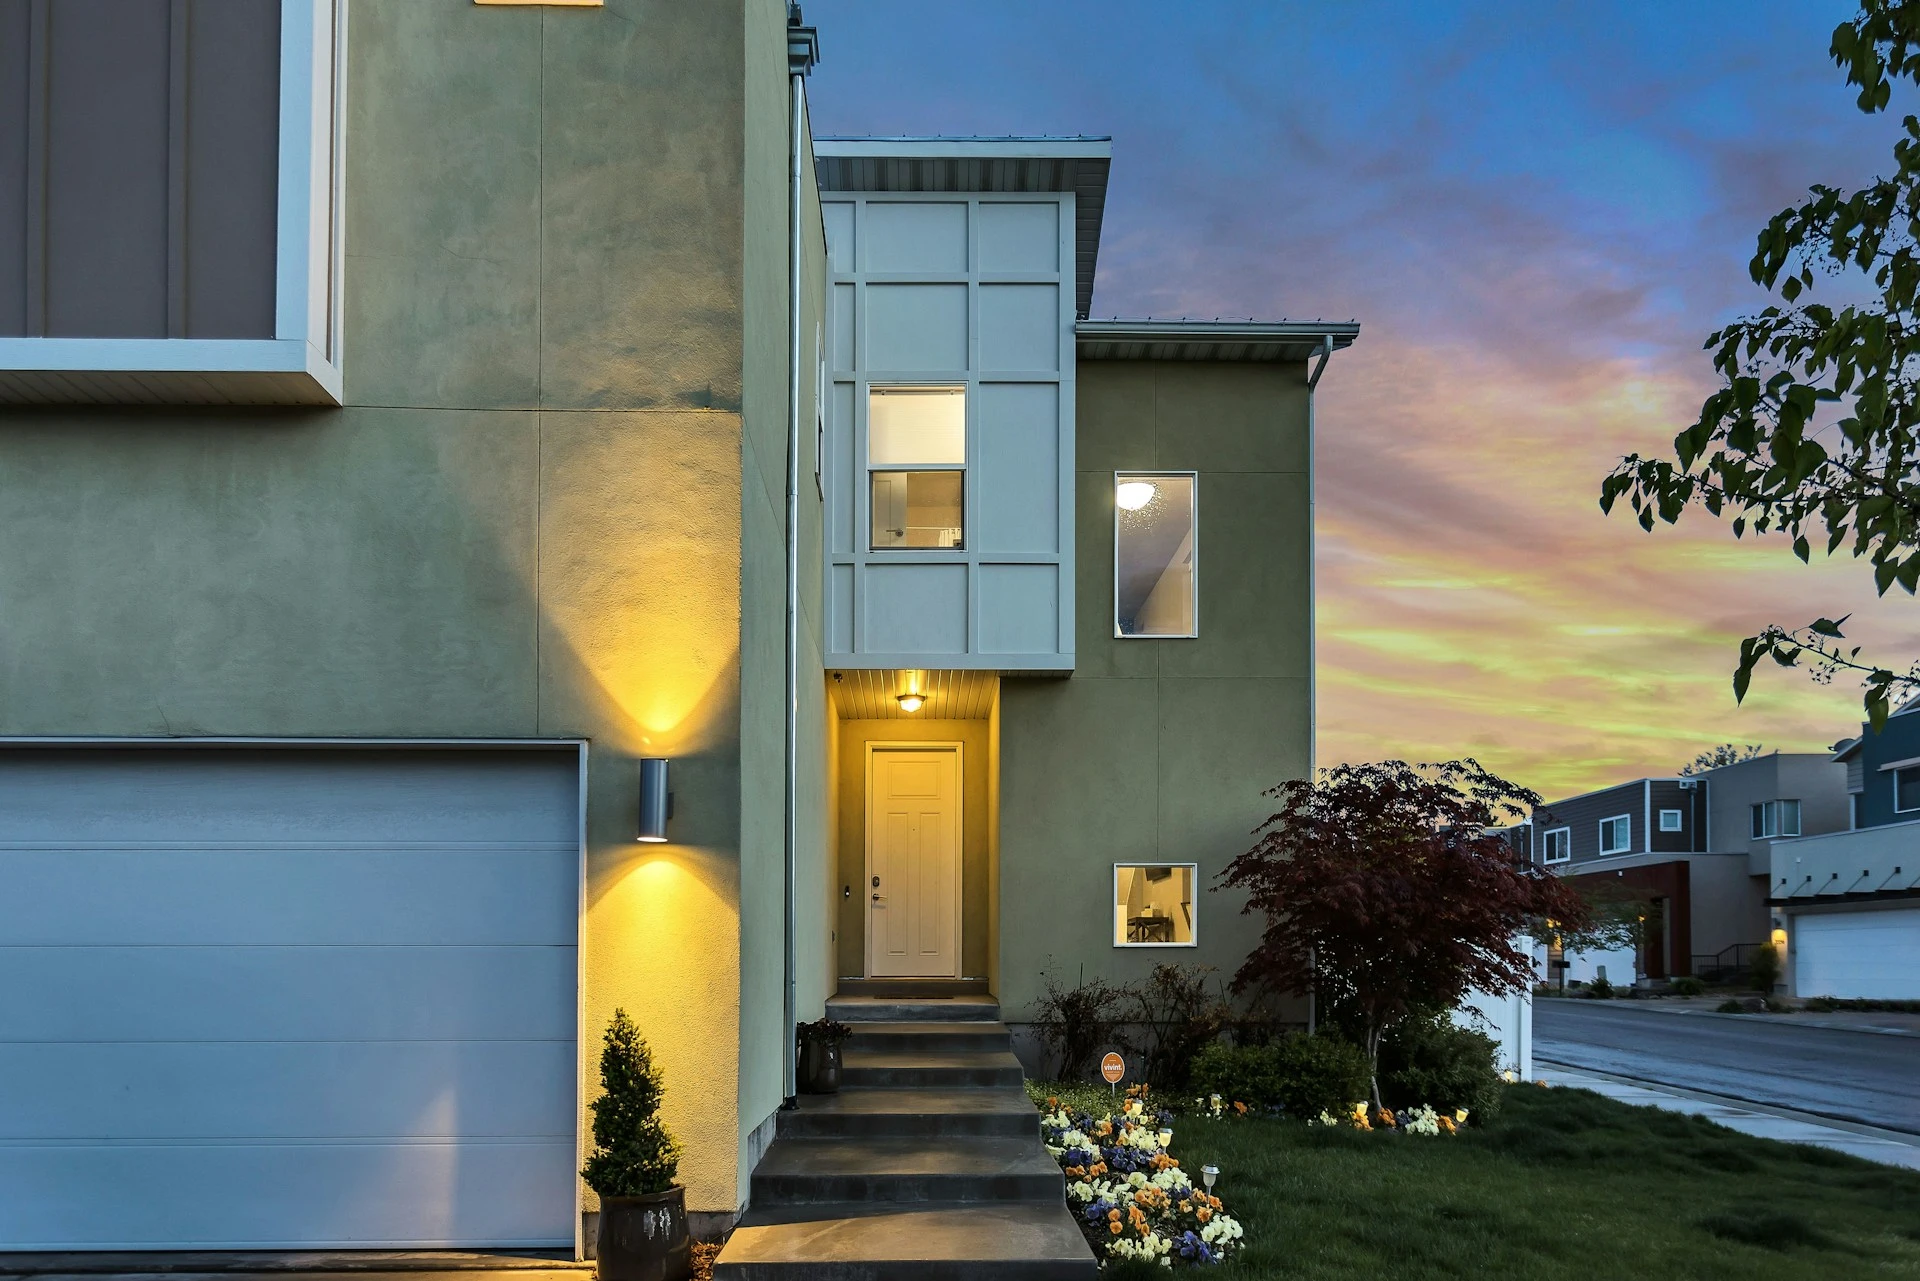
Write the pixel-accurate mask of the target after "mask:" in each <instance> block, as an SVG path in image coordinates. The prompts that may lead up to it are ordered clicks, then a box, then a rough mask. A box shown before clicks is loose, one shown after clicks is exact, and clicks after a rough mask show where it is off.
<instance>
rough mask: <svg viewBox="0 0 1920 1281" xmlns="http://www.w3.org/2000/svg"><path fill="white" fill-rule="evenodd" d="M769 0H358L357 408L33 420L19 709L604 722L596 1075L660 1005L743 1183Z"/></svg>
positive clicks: (12, 704)
mask: <svg viewBox="0 0 1920 1281" xmlns="http://www.w3.org/2000/svg"><path fill="white" fill-rule="evenodd" d="M777 9H778V6H777V5H773V4H770V3H756V4H755V5H754V6H753V7H752V9H751V10H750V12H751V15H752V17H753V20H754V22H755V23H756V24H757V26H756V28H755V29H756V30H757V31H759V32H760V38H761V43H762V44H763V45H764V43H765V31H764V28H765V27H766V25H767V24H768V22H769V21H771V20H773V17H774V11H775V10H777ZM747 12H749V11H743V8H742V6H739V5H725V4H705V3H694V2H692V0H675V2H672V3H666V2H662V0H608V4H607V5H606V7H605V8H604V9H588V8H583V9H533V8H511V7H502V8H494V7H483V6H476V5H473V4H472V3H470V0H355V4H354V6H353V19H352V23H351V31H350V38H351V47H350V55H349V84H350V92H349V105H348V112H347V135H346V156H347V179H346V187H347V232H346V236H347V253H348V257H347V263H346V308H347V311H346V319H345V366H346V392H347V400H348V405H347V407H346V408H343V409H340V410H337V411H326V412H306V411H301V412H278V411H273V412H267V411H258V410H246V411H233V412H218V411H193V412H177V411H164V410H162V411H155V410H141V409H126V410H112V411H97V410H83V411H74V412H59V411H55V412H14V413H10V414H9V415H8V416H7V417H6V419H5V421H4V422H0V600H3V601H5V602H6V608H5V610H4V611H0V732H4V733H7V734H19V735H40V734H94V735H123V734H124V735H163V734H176V735H204V734H227V735H263V736H277V735H338V736H365V735H397V736H461V735H497V736H508V737H513V736H581V737H585V738H588V739H590V740H591V750H590V762H591V779H590V783H589V796H588V842H589V854H588V886H587V893H588V911H587V918H586V922H585V957H586V959H585V969H586V991H585V1002H584V1005H585V1018H586V1026H585V1032H584V1036H583V1045H582V1049H583V1053H584V1057H585V1058H586V1061H587V1063H586V1066H587V1069H588V1071H589V1073H590V1072H591V1065H592V1061H593V1058H594V1056H595V1055H596V1053H597V1049H598V1039H599V1030H600V1029H601V1027H602V1026H604V1023H605V1020H606V1018H607V1017H608V1015H609V1014H610V1013H611V1011H612V1010H613V1008H614V1007H615V1006H616V1005H624V1006H625V1007H626V1008H627V1009H628V1010H629V1011H630V1012H632V1013H633V1014H634V1015H635V1017H636V1019H637V1020H638V1021H639V1023H640V1025H641V1027H642V1029H643V1030H644V1031H645V1033H646V1034H647V1036H648V1037H649V1038H650V1039H651V1041H652V1042H653V1045H654V1048H655V1051H656V1053H657V1055H658V1058H659V1061H660V1063H661V1064H662V1066H663V1068H664V1070H665V1072H666V1078H667V1099H666V1119H667V1121H668V1123H669V1125H670V1126H671V1127H672V1128H673V1129H674V1131H675V1132H676V1134H677V1135H678V1136H679V1138H680V1139H681V1140H682V1141H683V1142H684V1143H685V1145H686V1149H687V1156H686V1158H685V1161H684V1162H683V1164H682V1167H681V1175H682V1179H683V1180H684V1182H685V1183H686V1185H687V1188H688V1201H689V1204H690V1206H692V1208H694V1209H696V1210H721V1211H724V1210H730V1209H732V1208H733V1207H734V1205H735V1204H736V1198H737V1193H738V1188H739V1186H740V1184H739V1179H740V1171H739V1169H738V1166H739V1147H740V1128H741V1127H740V1124H739V1122H740V1118H739V1117H738V1116H737V1115H736V1098H735V1086H734V1083H735V1081H736V1079H737V1075H736V1069H737V1067H738V1066H739V1063H738V1056H739V1054H740V1047H741V1046H742V1043H743V1037H742V1032H741V1028H740V1026H739V1024H738V1023H737V1021H736V1011H737V1010H738V1007H739V1002H740V1000H741V991H742V984H743V981H744V977H743V973H742V969H741V957H740V943H739V940H740V937H741V915H740V876H741V864H740V859H739V850H740V846H741V818H740V812H741V803H740V797H741V788H742V777H741V735H742V722H741V698H740V688H741V680H742V658H741V653H740V647H741V644H742V639H743V634H745V635H748V636H750V637H752V638H753V642H754V644H755V645H756V646H758V645H759V644H760V641H761V639H762V638H760V637H759V636H758V634H757V633H755V632H753V631H752V629H751V628H748V627H746V626H745V625H744V623H743V619H742V614H741V577H742V573H743V569H742V562H743V557H746V558H747V560H748V562H749V568H750V570H751V567H752V566H754V565H759V564H760V563H761V562H762V560H763V559H764V557H763V555H762V553H763V552H764V550H765V547H766V537H767V532H766V531H767V526H766V525H765V524H764V522H761V523H760V524H758V525H757V527H756V532H755V533H754V534H753V535H752V536H751V537H752V539H753V540H754V541H753V546H754V548H755V549H756V550H755V552H754V554H753V555H752V556H747V554H746V551H745V550H744V549H743V535H742V521H743V513H745V514H746V515H747V516H748V519H749V523H750V524H752V523H753V522H754V521H758V520H760V517H759V516H756V515H754V513H760V514H762V515H764V513H765V510H766V504H765V502H763V501H760V502H754V503H748V502H747V501H746V499H745V495H744V492H743V485H742V456H743V446H742V408H743V400H745V401H747V402H748V403H749V408H750V412H751V413H753V414H754V415H755V416H756V423H757V424H761V425H760V426H758V427H756V430H765V431H772V430H774V429H773V428H772V427H771V426H765V425H764V424H765V423H770V422H772V420H773V418H774V417H775V416H776V414H775V410H774V409H772V408H768V409H767V411H766V414H765V415H764V416H762V415H761V411H760V409H759V408H758V406H759V404H760V402H761V401H762V400H763V399H766V400H767V401H768V404H769V405H771V404H772V403H773V400H775V399H777V401H778V402H779V405H780V408H779V410H778V415H777V416H778V417H780V418H781V419H782V420H783V418H784V399H785V397H784V364H782V366H781V369H780V374H779V376H780V378H781V380H782V381H781V387H780V390H779V392H778V394H777V396H772V393H770V392H769V391H768V390H767V384H766V381H765V377H764V375H762V374H759V373H758V372H754V371H749V369H748V361H747V358H746V356H745V354H744V351H743V341H744V340H743V324H744V321H743V312H744V311H745V310H746V303H745V300H744V294H745V291H746V290H747V289H748V288H749V287H750V285H749V281H750V279H751V281H752V284H751V288H753V289H755V290H756V291H757V293H756V297H757V298H758V299H759V301H757V302H756V303H755V304H754V306H755V315H756V316H758V315H759V314H760V313H761V311H763V310H764V307H765V291H766V288H767V285H766V281H765V280H763V279H762V275H768V276H769V278H771V275H778V276H780V277H781V278H783V277H784V257H782V259H781V262H780V265H779V267H778V268H777V269H776V271H775V272H773V273H762V272H760V271H759V267H760V265H761V262H760V260H759V259H756V269H755V272H754V273H751V275H750V273H749V271H748V269H747V264H746V262H745V255H746V252H747V246H748V245H749V243H750V242H751V240H752V238H751V237H750V236H749V235H748V232H747V230H746V225H745V215H744V210H745V209H746V208H747V207H748V198H747V194H746V188H747V186H748V185H749V184H748V177H749V165H748V159H747V144H746V128H745V105H744V104H745V103H746V101H747V94H746V92H745V88H744V76H745V68H746V65H747V60H746V57H745V54H744V50H745V49H746V48H747V44H748V40H747V27H746V16H747ZM765 60H766V59H765V57H764V54H763V55H762V56H760V58H759V63H764V62H765ZM756 65H759V64H756ZM763 78H764V76H763ZM784 89H785V78H784V74H780V75H778V76H777V79H776V80H775V82H774V85H773V88H772V90H771V94H772V95H774V96H778V97H779V99H780V102H779V109H780V113H781V115H780V119H779V121H778V123H777V128H778V129H779V131H780V137H779V146H778V150H779V151H780V152H781V154H782V156H784V151H785V146H784V130H785V124H784ZM768 97H769V94H768V92H767V91H766V86H765V85H759V86H757V87H756V93H755V98H754V101H755V102H756V103H758V104H760V105H759V106H758V107H757V108H756V110H759V111H761V112H762V113H763V114H764V113H765V111H766V110H767V103H766V101H765V100H766V99H767V98H768ZM758 127H759V128H761V129H765V128H769V127H773V126H770V125H769V124H768V122H767V121H765V120H762V121H761V122H760V125H759V126H758ZM770 150H771V147H770V146H762V147H761V149H760V150H759V151H757V152H756V155H757V156H758V157H759V159H760V160H761V161H764V160H765V157H766V153H767V152H768V151H770ZM778 167H780V168H781V170H782V173H783V171H784V159H782V160H780V161H779V162H778ZM761 168H762V169H764V168H765V165H764V163H763V164H762V165H761ZM755 172H756V174H758V176H757V177H756V178H755V182H756V183H758V184H760V186H759V187H756V191H761V190H762V189H763V188H764V186H765V184H766V183H768V182H771V181H774V180H775V179H774V178H773V177H769V176H768V175H766V174H764V173H760V172H759V171H758V170H756V171H755ZM778 181H779V182H780V188H779V196H780V201H781V205H780V209H779V211H778V212H777V213H776V214H775V215H773V216H772V217H773V221H777V223H778V235H779V237H780V238H781V239H780V243H782V244H783V243H784V232H785V215H784V199H785V197H784V177H783V176H779V177H778ZM764 199H765V197H764V193H763V194H761V195H757V196H756V197H755V205H754V207H755V210H756V217H760V216H762V215H761V213H760V210H761V208H762V206H763V205H764ZM769 225H771V224H769ZM764 234H765V235H772V234H774V233H773V232H772V231H765V232H764ZM782 253H784V251H782ZM781 323H782V324H784V320H783V319H782V320H781ZM782 332H784V331H782ZM781 341H784V339H781ZM757 368H758V367H757V366H756V367H755V370H757ZM756 379H757V381H755V380H756ZM749 382H751V383H752V389H751V392H750V391H749V388H748V386H747V385H746V384H747V383H749ZM770 397H771V398H770ZM774 471H775V472H776V474H777V472H778V471H779V465H778V464H777V463H776V464H774ZM751 483H752V484H754V485H764V477H761V476H756V477H754V478H753V480H752V482H751ZM763 492H764V491H763ZM773 528H774V529H775V530H777V529H778V526H777V525H776V526H774V527H773ZM816 548H817V544H816ZM811 555H812V557H813V559H812V560H811V561H810V562H809V563H815V564H817V563H818V552H817V549H816V550H815V551H814V552H813V553H811ZM752 572H758V571H757V570H755V571H752ZM758 582H759V580H757V579H756V583H758ZM753 599H755V600H756V601H757V600H759V599H760V597H759V595H758V594H757V593H756V594H755V595H754V597H753ZM810 630H811V629H810ZM776 643H777V636H776ZM761 656H762V655H761V652H760V650H758V649H756V652H755V659H754V661H755V662H756V663H757V662H759V661H760V658H761ZM809 661H812V662H813V663H814V664H815V669H816V670H817V663H818V659H817V654H816V655H815V656H814V657H813V658H811V659H810V660H809ZM774 706H775V708H776V711H777V699H776V700H775V704H774ZM815 717H816V719H815V724H816V725H818V724H819V718H818V711H817V704H816V712H815ZM753 733H754V734H755V735H756V736H757V735H758V734H759V733H760V729H759V727H758V725H757V724H756V726H755V727H753ZM756 741H757V738H756ZM777 747H778V744H777V740H776V744H775V750H777ZM643 755H666V756H669V757H672V758H673V760H674V766H673V789H674V791H675V793H676V807H675V810H676V812H675V818H674V821H673V825H672V829H671V835H672V839H673V843H672V844H668V845H664V846H652V847H643V846H638V845H636V844H635V843H634V842H633V839H632V838H633V831H634V822H635V804H636V797H635V776H636V769H635V760H636V759H637V758H638V757H640V756H643ZM756 768H762V766H759V765H756ZM820 790H821V791H822V793H823V789H820ZM775 795H776V799H777V791H776V793H775ZM818 825H819V826H823V825H824V818H822V819H820V820H819V824H818ZM756 840H758V837H756ZM755 849H756V851H758V850H759V849H760V846H759V845H757V844H756V846H755ZM756 857H757V854H756ZM755 870H756V875H757V874H758V870H759V869H758V865H757V864H756V866H755ZM775 892H776V893H777V888H776V891H775ZM755 910H756V911H759V910H761V909H760V908H759V907H756V908H755ZM774 937H775V938H776V939H777V937H778V935H777V933H776V934H775V935H774ZM763 946H764V944H763V943H760V942H759V941H758V938H756V947H763ZM775 964H776V965H777V964H778V958H777V957H776V958H775ZM756 999H758V998H756ZM756 1008H758V1007H756ZM756 1027H758V1025H756ZM774 1034H776V1035H777V1041H776V1044H781V1045H783V1044H784V1041H785V1034H784V1029H774ZM754 1035H756V1036H761V1037H762V1038H764V1037H765V1036H766V1035H768V1033H767V1032H766V1030H765V1029H764V1028H760V1029H759V1030H758V1031H756V1032H755V1033H754ZM749 1044H750V1045H751V1047H752V1053H753V1054H754V1055H755V1056H756V1058H755V1062H756V1063H759V1057H758V1056H759V1055H760V1049H761V1047H760V1042H758V1041H750V1042H749ZM772 1062H773V1065H774V1071H775V1072H776V1073H777V1071H778V1061H777V1059H774V1060H772ZM755 1072H756V1074H755V1076H754V1080H755V1082H756V1084H755V1087H754V1088H755V1089H756V1090H760V1091H763V1089H764V1080H763V1079H762V1078H763V1076H764V1065H763V1066H762V1067H760V1068H756V1069H755ZM589 1080H590V1081H591V1077H589ZM755 1097H756V1100H758V1095H757V1094H756V1096H755ZM753 1119H757V1118H753Z"/></svg>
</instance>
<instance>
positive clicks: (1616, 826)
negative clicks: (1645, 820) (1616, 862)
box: [1600, 814, 1633, 854]
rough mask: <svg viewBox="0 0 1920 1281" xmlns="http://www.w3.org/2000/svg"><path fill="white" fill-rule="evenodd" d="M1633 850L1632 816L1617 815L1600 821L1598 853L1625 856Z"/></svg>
mask: <svg viewBox="0 0 1920 1281" xmlns="http://www.w3.org/2000/svg"><path fill="white" fill-rule="evenodd" d="M1632 848H1633V816H1632V815H1630V814H1617V815H1615V816H1614V817H1612V818H1603V819H1601V820H1600V852H1601V853H1602V854H1625V853H1626V852H1627V851H1628V850H1630V849H1632Z"/></svg>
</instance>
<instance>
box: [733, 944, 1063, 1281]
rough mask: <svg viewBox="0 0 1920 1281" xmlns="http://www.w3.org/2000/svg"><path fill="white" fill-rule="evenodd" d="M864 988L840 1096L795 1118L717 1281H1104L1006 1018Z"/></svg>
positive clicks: (813, 1100)
mask: <svg viewBox="0 0 1920 1281" xmlns="http://www.w3.org/2000/svg"><path fill="white" fill-rule="evenodd" d="M849 986H852V985H849V984H843V985H842V988H843V990H842V993H841V994H840V995H838V996H835V997H834V999H833V1000H832V1001H830V1002H828V1004H827V1012H828V1014H829V1015H830V1016H831V1017H833V1018H836V1019H840V1020H842V1021H843V1022H848V1023H853V1024H855V1028H854V1034H853V1037H852V1038H851V1039H850V1040H848V1042H847V1044H846V1047H845V1050H844V1053H843V1066H842V1074H841V1090H840V1093H839V1094H828V1095H801V1096H800V1100H799V1106H798V1107H797V1108H796V1109H795V1110H794V1111H791V1112H782V1113H781V1114H780V1116H779V1121H778V1128H777V1131H776V1137H775V1139H774V1141H773V1143H772V1144H771V1145H770V1146H769V1147H768V1148H767V1152H766V1155H765V1156H764V1157H762V1158H761V1161H760V1164H759V1166H758V1167H757V1168H756V1169H755V1170H754V1172H753V1180H752V1204H751V1208H750V1209H749V1210H748V1211H747V1213H746V1215H745V1216H744V1217H742V1219H741V1220H740V1225H739V1226H738V1227H737V1228H735V1229H734V1233H733V1236H732V1237H731V1238H730V1239H729V1240H728V1242H727V1245H726V1248H725V1249H724V1250H722V1251H721V1252H720V1257H719V1259H718V1260H716V1261H715V1264H714V1273H713V1275H714V1278H715V1281H775V1279H777V1281H894V1279H895V1278H902V1279H904V1278H918V1279H921V1281H972V1279H973V1278H981V1279H982V1281H1070V1279H1071V1281H1091V1279H1092V1278H1093V1277H1095V1276H1096V1274H1097V1270H1098V1269H1097V1267H1096V1265H1095V1263H1094V1259H1093V1253H1092V1251H1090V1250H1089V1249H1088V1248H1087V1244H1086V1240H1085V1238H1084V1237H1082V1236H1081V1235H1080V1229H1079V1228H1078V1227H1076V1226H1075V1225H1074V1222H1073V1219H1072V1217H1071V1216H1070V1215H1069V1214H1068V1213H1067V1208H1066V1184H1065V1180H1064V1178H1063V1177H1062V1175H1061V1173H1060V1167H1059V1165H1058V1163H1057V1162H1055V1161H1054V1160H1053V1158H1052V1157H1050V1156H1048V1155H1047V1150H1046V1149H1045V1148H1044V1147H1042V1146H1041V1144H1040V1117H1039V1113H1038V1112H1036V1111H1035V1109H1034V1107H1033V1104H1032V1103H1031V1102H1029V1101H1028V1099H1027V1096H1026V1092H1025V1091H1024V1090H1023V1089H1021V1085H1020V1083H1021V1074H1020V1065H1019V1063H1018V1061H1017V1060H1015V1059H1014V1057H1013V1052H1012V1050H1011V1048H1010V1042H1009V1039H1008V1034H1007V1029H1006V1027H1005V1025H1003V1024H1002V1023H1000V1021H999V1016H1000V1007H999V1004H998V1003H997V1002H996V1001H994V1000H993V998H992V997H990V996H988V995H986V994H985V992H984V991H979V990H959V991H951V992H949V991H945V990H941V989H938V988H933V987H932V986H931V985H926V984H911V985H909V984H904V983H900V982H898V981H886V982H885V983H884V985H876V984H867V985H863V986H867V987H874V986H879V988H880V990H878V991H872V990H868V991H861V990H855V991H852V992H848V991H846V990H845V989H846V988H847V987H849Z"/></svg>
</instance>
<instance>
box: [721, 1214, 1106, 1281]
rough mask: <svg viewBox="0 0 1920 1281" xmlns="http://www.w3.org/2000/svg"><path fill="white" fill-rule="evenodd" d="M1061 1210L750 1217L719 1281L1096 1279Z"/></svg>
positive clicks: (732, 1242)
mask: <svg viewBox="0 0 1920 1281" xmlns="http://www.w3.org/2000/svg"><path fill="white" fill-rule="evenodd" d="M1098 1275H1099V1267H1098V1265H1097V1264H1096V1263H1095V1262H1094V1259H1093V1252H1092V1251H1091V1250H1089V1249H1088V1248H1087V1242H1086V1238H1085V1237H1083V1236H1081V1235H1080V1229H1079V1228H1078V1227H1076V1226H1074V1222H1073V1219H1072V1217H1071V1216H1070V1215H1069V1214H1068V1213H1067V1208H1066V1206H1065V1205H1064V1204H1063V1203H1060V1202H1057V1201H1056V1202H1055V1203H1053V1204H1051V1205H1040V1204H1001V1205H938V1204H927V1205H913V1206H900V1205H817V1206H806V1207H785V1208H782V1209H779V1210H765V1209H762V1208H760V1207H755V1208H754V1209H752V1210H750V1211H748V1212H747V1214H746V1216H745V1217H744V1218H742V1219H741V1221H740V1226H739V1227H737V1228H735V1229H734V1232H733V1236H732V1237H731V1238H729V1239H728V1241H727V1245H726V1248H725V1249H723V1250H722V1251H721V1252H720V1257H719V1259H717V1260H716V1261H715V1263H714V1268H713V1276H714V1281H849V1279H850V1278H858V1279H859V1281H896V1279H898V1281H975V1279H976V1278H978V1279H979V1281H1095V1278H1096V1277H1097V1276H1098Z"/></svg>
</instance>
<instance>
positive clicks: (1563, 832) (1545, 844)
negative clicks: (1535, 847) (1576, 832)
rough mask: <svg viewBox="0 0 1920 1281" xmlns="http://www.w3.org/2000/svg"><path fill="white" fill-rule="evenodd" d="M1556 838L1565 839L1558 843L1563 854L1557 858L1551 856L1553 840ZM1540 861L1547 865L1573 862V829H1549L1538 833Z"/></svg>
mask: <svg viewBox="0 0 1920 1281" xmlns="http://www.w3.org/2000/svg"><path fill="white" fill-rule="evenodd" d="M1556 836H1559V837H1563V838H1565V839H1563V840H1562V841H1561V842H1560V848H1561V850H1562V851H1563V853H1562V854H1561V855H1560V857H1559V858H1555V857H1554V856H1553V846H1554V840H1553V838H1554V837H1556ZM1540 861H1541V862H1542V863H1547V864H1554V863H1571V862H1572V861H1573V829H1572V828H1571V827H1550V828H1548V829H1547V830H1546V831H1544V832H1542V833H1540Z"/></svg>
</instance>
